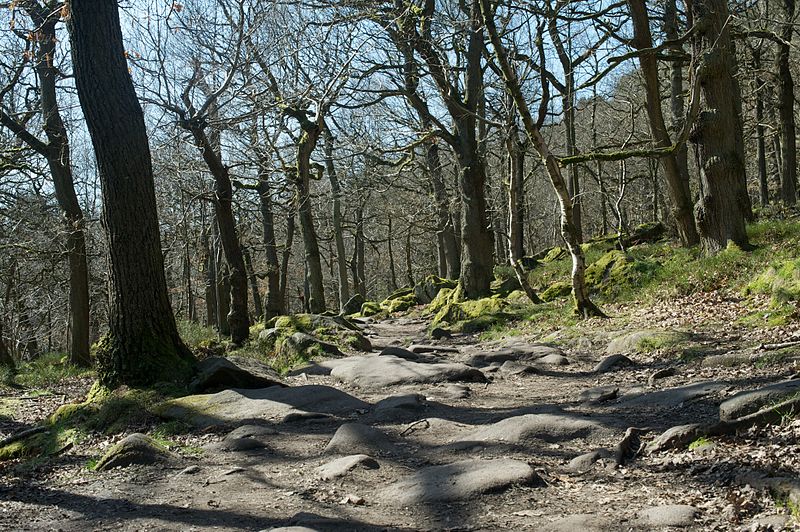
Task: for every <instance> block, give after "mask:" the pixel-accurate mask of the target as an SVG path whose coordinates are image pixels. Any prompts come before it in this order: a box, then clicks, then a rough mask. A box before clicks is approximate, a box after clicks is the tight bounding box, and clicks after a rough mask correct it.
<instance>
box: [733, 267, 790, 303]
mask: <svg viewBox="0 0 800 532" xmlns="http://www.w3.org/2000/svg"><path fill="white" fill-rule="evenodd" d="M745 294H748V295H749V294H765V295H769V296H770V297H771V298H772V303H773V305H775V306H777V305H780V304H781V303H786V302H789V301H798V300H800V259H794V260H788V261H785V262H782V263H778V264H773V265H772V266H770V267H769V268H767V269H766V270H765V271H764V272H762V273H761V274H760V275H759V276H758V277H756V278H755V279H754V280H753V281H752V282H751V283H749V284H748V285H747V286H746V287H745Z"/></svg>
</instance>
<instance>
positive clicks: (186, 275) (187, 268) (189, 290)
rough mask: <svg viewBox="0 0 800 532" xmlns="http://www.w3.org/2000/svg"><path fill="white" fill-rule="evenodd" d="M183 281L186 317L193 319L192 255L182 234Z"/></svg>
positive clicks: (194, 316) (194, 315)
mask: <svg viewBox="0 0 800 532" xmlns="http://www.w3.org/2000/svg"><path fill="white" fill-rule="evenodd" d="M183 281H184V286H185V292H186V319H188V320H189V321H195V319H196V317H197V316H196V312H195V306H194V288H193V287H192V257H191V254H190V252H189V241H188V239H187V238H186V235H184V243H183Z"/></svg>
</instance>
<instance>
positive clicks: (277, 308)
mask: <svg viewBox="0 0 800 532" xmlns="http://www.w3.org/2000/svg"><path fill="white" fill-rule="evenodd" d="M267 168H268V166H267V165H266V164H264V165H263V166H262V169H261V173H260V174H259V178H258V185H257V186H258V199H259V206H260V209H261V226H262V230H263V240H264V251H265V255H266V257H267V297H266V303H265V305H264V319H265V320H270V319H272V318H274V317H275V316H280V315H281V314H284V312H285V307H286V305H285V301H286V300H285V295H284V292H283V291H282V290H281V264H280V262H279V261H278V246H277V241H276V239H275V215H274V213H273V209H272V191H271V189H270V185H269V175H268V173H267V170H266V169H267ZM292 220H294V216H293V217H292ZM289 245H290V246H291V244H289Z"/></svg>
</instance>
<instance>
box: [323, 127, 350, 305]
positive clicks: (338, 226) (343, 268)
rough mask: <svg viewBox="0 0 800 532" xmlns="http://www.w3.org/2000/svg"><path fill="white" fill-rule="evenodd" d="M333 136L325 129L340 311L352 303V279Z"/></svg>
mask: <svg viewBox="0 0 800 532" xmlns="http://www.w3.org/2000/svg"><path fill="white" fill-rule="evenodd" d="M333 140H334V139H333V134H332V133H331V132H330V130H329V129H328V128H325V169H326V171H327V173H328V180H329V181H330V183H331V196H332V199H333V207H332V208H333V239H334V241H335V242H336V266H337V273H338V274H339V309H340V310H342V309H344V306H345V305H346V304H347V302H348V301H350V279H349V277H348V275H347V259H346V258H345V250H344V230H343V229H342V187H341V185H340V184H339V176H338V175H336V166H335V165H334V164H333Z"/></svg>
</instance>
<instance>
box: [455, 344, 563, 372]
mask: <svg viewBox="0 0 800 532" xmlns="http://www.w3.org/2000/svg"><path fill="white" fill-rule="evenodd" d="M550 355H560V356H563V355H564V353H563V352H562V351H561V349H559V348H557V347H553V346H550V345H544V344H528V345H522V344H516V345H513V346H510V347H505V348H503V349H500V350H498V351H491V352H488V353H479V354H477V355H473V356H472V357H471V358H470V359H469V360H467V364H469V365H470V366H474V367H476V368H482V367H485V366H489V365H491V364H493V363H500V364H502V363H504V362H507V361H509V360H510V361H514V362H534V361H537V360H539V359H542V358H544V357H547V356H550Z"/></svg>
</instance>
